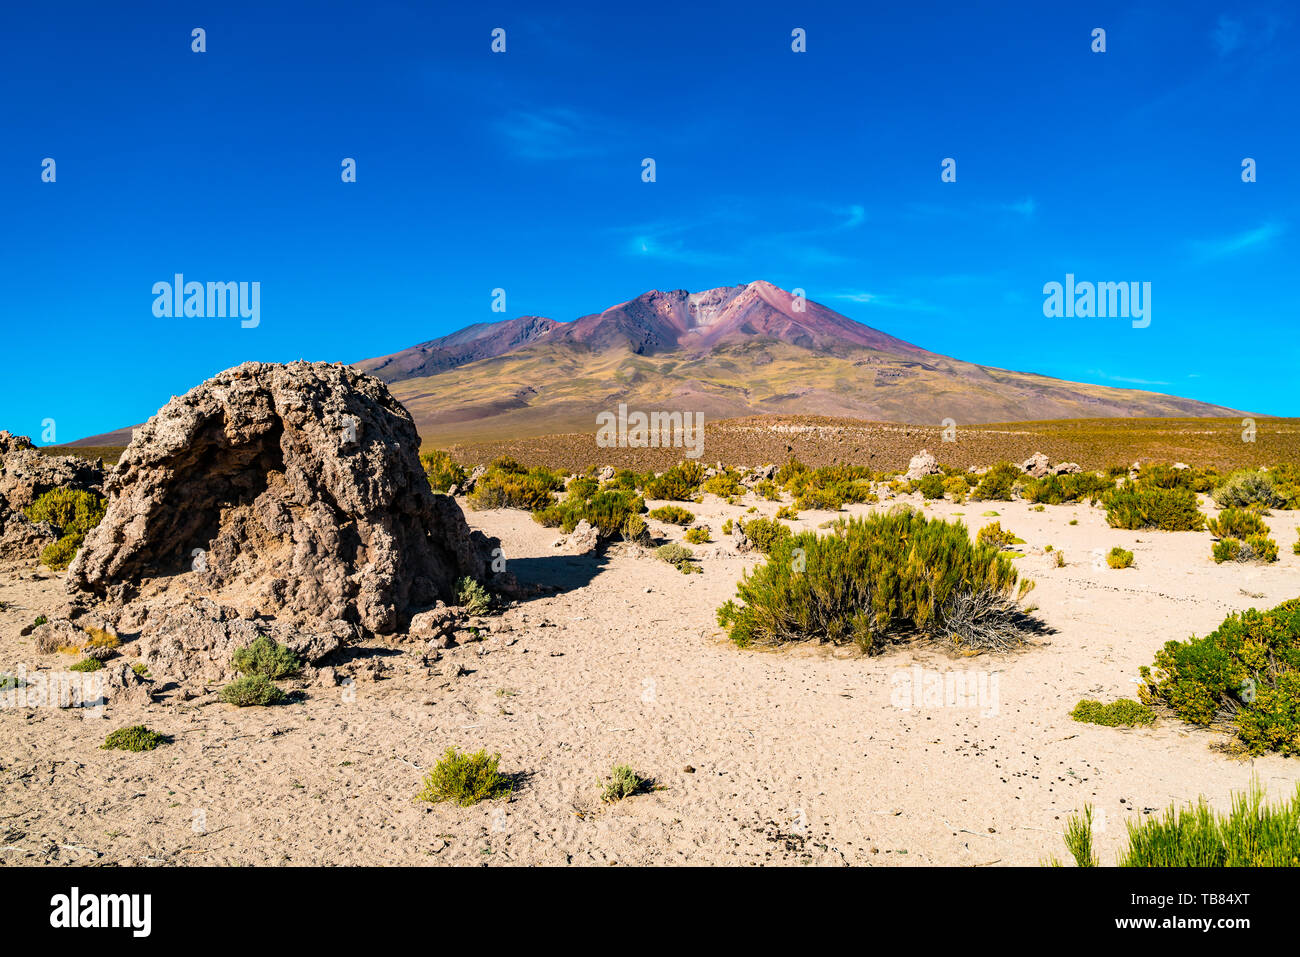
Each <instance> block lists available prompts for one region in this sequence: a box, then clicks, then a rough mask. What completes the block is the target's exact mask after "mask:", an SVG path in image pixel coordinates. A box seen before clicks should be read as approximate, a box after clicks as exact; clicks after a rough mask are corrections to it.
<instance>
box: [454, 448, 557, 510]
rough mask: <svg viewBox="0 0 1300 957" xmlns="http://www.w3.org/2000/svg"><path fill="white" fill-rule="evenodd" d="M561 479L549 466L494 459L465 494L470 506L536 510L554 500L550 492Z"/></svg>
mask: <svg viewBox="0 0 1300 957" xmlns="http://www.w3.org/2000/svg"><path fill="white" fill-rule="evenodd" d="M562 488H564V479H563V477H561V476H560V475H558V474H556V473H554V472H551V471H550V470H549V469H545V468H541V467H537V468H532V469H525V468H524V467H523V466H522V465H520V464H519V463H518V462H516V461H514V459H509V458H501V459H497V460H496V461H495V462H493V463H492V465H490V466H489V467H488V470H487V471H486V472H485V473H483V475H482V476H481V477H480V478H479V480H478V482H477V483H476V484H475V486H474V491H473V492H471V493H470V494H469V496H468V497H467V498H466V502H467V503H468V504H469V507H470V508H473V509H479V510H483V509H495V508H522V509H526V510H528V511H530V512H531V511H536V510H538V509H541V508H545V507H547V506H548V505H552V504H554V502H555V497H554V496H553V495H552V493H553V492H557V491H559V490H560V489H562Z"/></svg>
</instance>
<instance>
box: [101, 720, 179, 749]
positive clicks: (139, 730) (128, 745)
mask: <svg viewBox="0 0 1300 957" xmlns="http://www.w3.org/2000/svg"><path fill="white" fill-rule="evenodd" d="M168 740H169V739H168V738H167V737H166V736H165V735H161V734H159V733H158V732H156V731H150V730H149V729H148V728H146V727H145V726H144V725H142V724H136V725H132V726H131V727H129V728H118V729H117V730H116V731H113V732H111V733H110V734H109V735H108V737H106V738H105V739H104V743H103V744H101V745H100V750H103V751H107V750H111V749H117V750H119V751H152V750H153V749H154V748H156V747H158V745H160V744H166V743H167V742H168Z"/></svg>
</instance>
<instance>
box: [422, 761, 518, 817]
mask: <svg viewBox="0 0 1300 957" xmlns="http://www.w3.org/2000/svg"><path fill="white" fill-rule="evenodd" d="M500 763H501V755H499V754H493V755H491V756H489V755H488V753H487V752H486V751H482V750H481V751H478V752H476V753H474V754H461V753H460V752H459V751H457V750H456V749H455V748H448V749H447V750H446V752H445V753H444V754H443V756H442V757H441V758H440V759H439V761H438V763H437V764H435V765H434V766H433V767H432V768H430V769H429V772H428V773H427V774H426V775H425V776H424V781H423V785H424V787H423V789H422V790H421V791H420V793H419V795H418V797H419V799H420V800H421V801H428V802H429V803H431V804H441V803H442V802H444V801H450V802H452V803H453V804H457V805H459V806H460V807H469V806H470V805H471V804H477V803H478V802H479V801H490V800H495V799H496V798H500V797H508V796H509V795H510V793H511V792H512V790H513V788H512V787H511V784H510V780H509V778H507V777H505V776H504V775H502V774H501V772H500Z"/></svg>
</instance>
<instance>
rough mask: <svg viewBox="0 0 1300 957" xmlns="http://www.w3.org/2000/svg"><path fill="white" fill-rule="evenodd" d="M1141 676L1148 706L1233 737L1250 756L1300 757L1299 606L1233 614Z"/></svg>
mask: <svg viewBox="0 0 1300 957" xmlns="http://www.w3.org/2000/svg"><path fill="white" fill-rule="evenodd" d="M1139 674H1140V675H1141V677H1142V680H1143V682H1144V685H1143V687H1142V688H1141V694H1140V696H1141V698H1142V701H1143V703H1144V704H1149V705H1152V704H1159V705H1162V706H1164V707H1167V708H1169V709H1170V710H1171V711H1172V712H1173V713H1174V714H1176V715H1177V716H1178V717H1180V718H1182V719H1183V720H1184V721H1188V722H1191V723H1192V724H1198V725H1201V726H1203V727H1216V728H1220V729H1221V730H1225V731H1232V732H1234V733H1235V734H1236V737H1237V741H1238V743H1239V745H1240V746H1241V747H1242V748H1243V749H1245V750H1247V751H1249V752H1250V753H1252V754H1262V753H1264V752H1265V751H1278V752H1281V753H1282V754H1300V714H1298V713H1297V711H1298V710H1300V704H1298V703H1300V599H1297V598H1292V599H1289V600H1288V601H1284V602H1283V603H1282V604H1280V605H1278V606H1277V607H1276V608H1272V609H1270V610H1268V611H1263V612H1261V611H1256V610H1255V609H1253V608H1252V609H1250V610H1249V611H1244V612H1241V613H1239V614H1238V613H1234V614H1231V615H1229V616H1228V617H1227V618H1225V619H1224V620H1223V623H1222V624H1220V625H1219V627H1218V628H1217V629H1215V630H1214V631H1213V632H1211V633H1210V634H1208V635H1206V636H1205V637H1203V638H1196V637H1193V638H1191V639H1189V640H1188V641H1183V642H1179V641H1170V642H1168V643H1166V644H1165V646H1164V648H1162V649H1161V650H1160V651H1159V652H1157V653H1156V657H1155V662H1154V664H1153V665H1152V666H1151V667H1146V666H1144V667H1142V668H1141V669H1139Z"/></svg>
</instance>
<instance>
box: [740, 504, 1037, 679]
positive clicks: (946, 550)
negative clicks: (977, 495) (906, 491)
mask: <svg viewBox="0 0 1300 957" xmlns="http://www.w3.org/2000/svg"><path fill="white" fill-rule="evenodd" d="M751 524H752V523H751ZM746 532H747V533H748V527H747V529H746ZM1018 580H1019V576H1018V573H1017V572H1016V569H1015V566H1014V565H1013V564H1012V561H1011V559H1010V558H1008V557H1007V556H1005V555H1002V554H999V552H998V549H997V548H995V547H994V546H992V545H986V544H972V542H971V540H970V535H969V533H968V532H967V531H966V527H965V526H964V525H963V524H962V523H961V522H945V521H942V520H940V519H929V518H926V517H925V516H924V515H923V514H921V513H920V512H917V511H914V510H912V509H898V510H894V511H891V512H889V513H887V514H881V515H868V516H864V517H861V518H851V519H849V520H848V521H842V522H837V523H836V524H835V525H834V526H833V527H832V528H831V531H830V534H828V535H824V536H819V535H817V533H815V532H811V531H808V532H801V533H800V534H798V535H793V536H789V535H787V536H784V537H781V538H780V539H778V540H777V541H775V542H774V544H773V545H772V548H771V550H770V552H769V553H768V560H767V563H766V564H764V565H763V566H761V567H760V568H758V569H756V570H755V571H753V572H752V573H749V574H746V576H745V578H744V579H743V580H742V581H741V582H740V584H739V586H738V587H737V594H736V599H734V600H730V601H728V602H727V603H726V604H724V605H723V606H722V607H721V608H719V609H718V623H719V624H720V625H721V626H722V627H723V628H726V629H728V634H729V637H730V638H731V640H732V641H734V642H735V643H736V644H737V645H740V646H742V647H743V646H747V645H751V644H782V643H785V642H792V641H808V640H815V641H829V642H831V643H834V644H843V643H847V642H854V643H856V644H857V645H858V647H859V648H860V649H861V650H862V651H863V652H865V653H868V654H875V653H878V652H880V651H882V650H883V649H884V648H885V646H886V645H887V644H888V643H889V642H891V641H896V640H902V639H905V638H909V637H912V636H914V635H920V636H925V637H932V638H935V639H942V640H945V641H949V642H952V643H954V644H957V645H959V646H961V647H962V648H963V649H965V650H970V651H976V650H984V649H990V648H997V649H1001V648H1008V647H1011V646H1014V645H1016V644H1019V643H1020V642H1021V641H1022V635H1023V630H1024V629H1023V627H1022V625H1023V617H1024V616H1023V614H1022V613H1021V612H1020V610H1019V609H1018V607H1017V606H1016V601H1017V600H1018V599H1019V598H1020V597H1023V595H1024V594H1026V593H1027V592H1028V590H1029V589H1030V588H1031V587H1032V582H1028V581H1021V582H1020V583H1019V589H1017V582H1018Z"/></svg>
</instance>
